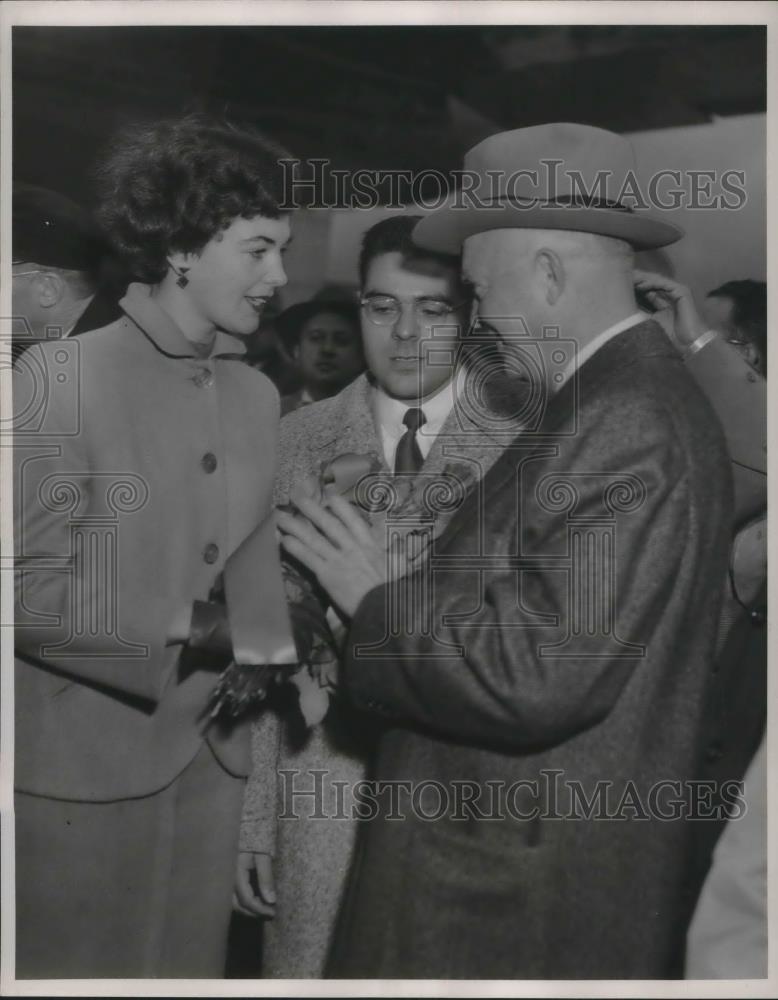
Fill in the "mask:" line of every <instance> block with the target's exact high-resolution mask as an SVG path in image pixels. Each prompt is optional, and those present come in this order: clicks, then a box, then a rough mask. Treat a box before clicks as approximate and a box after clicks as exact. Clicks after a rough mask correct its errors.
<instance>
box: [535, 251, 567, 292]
mask: <svg viewBox="0 0 778 1000" xmlns="http://www.w3.org/2000/svg"><path fill="white" fill-rule="evenodd" d="M535 275H536V277H537V278H538V280H539V281H540V283H541V289H542V294H543V296H544V297H545V300H546V302H547V303H548V304H549V305H550V306H553V305H555V304H556V302H557V301H558V299H559V297H560V296H561V294H562V292H563V291H564V290H565V266H564V264H563V263H562V258H561V257H560V256H559V254H557V253H555V252H554V251H553V250H548V249H543V250H538V252H537V253H536V254H535Z"/></svg>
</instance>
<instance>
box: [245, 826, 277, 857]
mask: <svg viewBox="0 0 778 1000" xmlns="http://www.w3.org/2000/svg"><path fill="white" fill-rule="evenodd" d="M275 834H276V821H275V819H244V820H243V822H242V823H241V824H240V837H239V840H238V850H239V851H242V852H245V853H248V854H269V855H270V856H271V857H274V856H275V853H276V845H275V839H276V838H275Z"/></svg>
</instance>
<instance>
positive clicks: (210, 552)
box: [203, 542, 219, 564]
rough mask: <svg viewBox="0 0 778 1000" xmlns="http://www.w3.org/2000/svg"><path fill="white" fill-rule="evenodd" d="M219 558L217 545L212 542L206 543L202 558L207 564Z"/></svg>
mask: <svg viewBox="0 0 778 1000" xmlns="http://www.w3.org/2000/svg"><path fill="white" fill-rule="evenodd" d="M218 558H219V546H218V545H215V544H214V543H213V542H208V544H207V545H206V546H205V548H204V549H203V559H205V561H206V562H207V563H209V564H213V563H215V562H216V560H217V559H218Z"/></svg>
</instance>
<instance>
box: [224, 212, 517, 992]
mask: <svg viewBox="0 0 778 1000" xmlns="http://www.w3.org/2000/svg"><path fill="white" fill-rule="evenodd" d="M418 218H419V217H418V216H412V217H411V216H401V217H391V218H388V219H385V220H383V221H381V222H379V223H377V224H376V225H375V226H373V227H372V228H371V229H369V230H368V231H367V233H366V234H365V237H364V241H363V245H362V250H361V255H360V260H359V274H360V284H361V292H360V325H361V330H362V341H363V346H364V352H365V358H366V361H367V365H368V372H367V373H366V374H365V375H361V376H360V377H359V378H357V379H356V380H355V381H354V382H352V383H351V384H350V385H349V386H347V387H346V389H344V390H343V391H342V392H340V393H339V394H338V395H337V396H334V397H332V398H331V399H328V400H323V401H321V402H319V403H312V404H309V405H308V406H306V407H304V408H302V409H300V410H297V411H295V412H293V413H290V414H289V415H288V416H287V417H285V418H284V419H283V420H282V421H281V436H280V443H279V456H280V470H279V476H278V481H277V487H276V495H275V500H276V503H277V504H279V505H280V504H285V503H287V502H288V501H289V498H290V494H291V493H292V491H293V489H294V487H295V485H296V484H298V483H299V482H300V481H301V480H302V479H303V478H304V477H306V476H308V475H310V474H312V473H313V474H317V473H318V472H319V470H320V469H321V467H322V465H324V464H326V463H327V462H330V461H332V460H333V459H335V458H337V457H338V456H341V455H345V454H351V455H353V454H360V455H364V454H368V455H373V456H374V457H375V458H376V460H377V464H378V465H379V466H380V467H381V469H382V470H383V471H384V472H386V473H393V474H394V475H395V476H396V477H402V479H403V481H404V483H405V484H406V485H410V483H411V481H416V482H418V481H419V477H424V478H427V477H429V479H430V481H432V479H433V478H434V477H435V476H436V475H437V474H440V473H441V472H442V471H443V470H444V469H445V468H446V466H448V465H450V464H451V463H456V462H457V461H458V460H459V461H462V462H468V461H469V467H470V468H472V469H473V470H474V477H475V478H477V477H479V476H481V475H483V474H484V472H485V471H486V469H487V468H488V467H489V465H490V464H491V463H492V462H493V461H494V460H495V459H496V458H497V457H498V455H499V454H500V452H501V450H502V448H503V446H504V444H505V441H506V440H510V439H511V438H512V437H513V436H514V435H515V434H516V432H517V430H518V422H517V420H516V419H515V418H514V417H512V416H511V415H510V414H504V413H500V414H498V413H496V412H494V411H492V410H490V408H489V407H488V406H479V405H478V404H475V403H474V401H473V399H472V398H471V397H470V394H469V393H468V392H467V391H466V390H465V370H464V366H463V364H462V353H463V351H462V348H463V343H462V341H463V333H464V331H465V329H466V326H467V323H468V321H469V315H470V301H469V298H468V295H467V293H466V291H465V290H464V289H463V287H462V285H461V283H460V276H459V265H460V261H459V257H458V256H455V255H448V254H437V253H433V252H430V251H426V250H420V249H419V248H418V247H417V246H415V245H414V244H413V243H412V241H411V238H410V237H411V232H412V230H413V228H414V226H415V224H416V222H417V221H418ZM498 374H499V373H498V372H496V371H492V372H491V375H490V377H489V378H487V379H486V380H485V381H486V382H490V381H491V382H493V381H494V379H493V378H492V377H491V376H494V375H498ZM317 695H318V696H320V697H323V698H324V699H326V698H327V697H328V696H327V694H326V693H325V692H323V691H318V692H317V691H313V692H307V693H306V695H305V696H304V697H308V696H310V697H312V698H315V697H316V696H317ZM324 710H326V708H325V709H324ZM292 728H294V724H293V723H292V726H291V727H289V726H286V727H285V730H284V732H283V733H282V735H281V737H280V751H279V749H278V748H279V735H278V730H277V720H276V719H275V717H274V716H273V715H272V714H271V713H270V712H265V713H264V714H263V716H262V717H261V719H260V721H259V723H258V725H257V728H256V729H255V734H254V735H255V738H254V752H255V760H256V762H257V768H256V770H255V774H254V775H253V777H252V779H251V780H250V783H249V789H248V792H247V796H246V810H245V813H244V824H243V830H242V838H241V852H242V853H241V855H240V862H239V866H238V876H237V885H236V895H237V898H238V901H239V903H240V907H241V909H242V911H243V912H244V913H245V914H253V915H257V916H270V915H274V917H275V919H274V920H273V921H272V922H271V923H268V924H266V926H265V932H264V941H263V962H264V968H263V974H264V976H265V977H276V978H300V977H303V978H309V977H319V976H321V975H322V974H323V969H324V962H325V959H326V954H327V950H328V946H329V943H330V939H331V936H332V931H333V927H334V923H335V916H336V912H337V908H338V904H339V902H340V899H341V895H342V889H343V886H344V883H345V879H346V874H347V872H348V868H349V863H350V859H351V854H352V849H353V843H354V837H355V834H356V828H357V827H356V821H355V818H354V816H353V813H352V811H351V807H350V803H351V795H352V793H353V788H354V784H355V783H356V782H359V781H360V780H362V779H364V777H365V773H366V765H367V761H368V760H369V753H370V746H371V742H372V737H373V735H374V733H373V732H372V730H374V728H375V727H374V726H373V725H372V723H370V724H369V725H368V726H365V723H364V721H363V720H361V719H360V718H359V717H358V716H356V715H355V714H353V713H352V711H351V710H350V709H349V708H348V707H347V705H346V704H345V703H344V699H343V698H342V697H335V698H334V699H333V701H332V703H331V705H330V706H329V710H328V711H327V714H326V717H325V718H324V721H323V723H322V724H321V725H319V726H316V727H315V728H313V729H312V730H311V731H310V732H309V733H308V734H307V736H305V737H304V738H302V737H301V735H300V733H298V734H297V735H296V736H295V734H294V733H292V732H291V731H290V730H291V729H292ZM298 728H299V727H298ZM301 744H302V748H301ZM276 755H277V759H278V764H277V767H273V766H272V765H271V766H270V767H268V761H269V760H270V761H272V760H273V759H274V757H276ZM291 770H294V771H297V772H299V774H297V775H296V776H295V778H294V789H295V791H298V790H299V791H300V792H301V793H302V796H301V798H300V799H298V800H297V801H296V802H295V803H292V802H290V801H289V798H288V795H286V793H285V792H284V791H283V789H284V788H287V789H288V780H287V779H285V778H284V777H283V775H282V776H281V777H279V778H278V779H277V777H276V775H277V772H284V771H286V772H290V771H291ZM317 770H323V771H326V773H325V774H324V778H323V782H322V784H321V786H320V787H321V789H322V794H321V800H320V802H319V806H318V807H319V809H320V815H321V814H322V813H323V814H326V816H327V817H329V818H327V819H325V818H323V816H322V818H319V819H314V818H313V804H312V801H311V798H310V796H308V798H307V799H306V798H304V796H305V790H308V789H313V788H314V787H315V785H316V783H317V780H318V779H317V778H316V777H315V772H316V771H317ZM276 782H277V783H278V792H276ZM337 782H343V784H344V787H346V789H347V791H346V793H345V800H344V801H345V805H344V806H342V807H341V809H340V810H338V807H337V803H336V796H335V785H336V783H337ZM268 783H270V784H271V786H272V787H270V788H269V787H268ZM295 808H296V811H297V812H299V813H301V816H300V818H298V819H286V820H281V821H279V822H278V823H277V824H276V822H275V817H276V816H277V815H278V814H280V813H286V814H287V815H288V814H289V812H290V811H292V810H294V809H295ZM337 812H340V813H341V818H335V813H337ZM273 851H275V861H274V869H275V871H274V874H275V882H276V884H275V886H274V884H273V879H272V876H271V869H270V861H269V854H270V853H272V852H273ZM252 872H254V873H255V878H256V882H257V886H258V891H256V890H254V889H253V888H252V887H251V884H250V874H251V873H252ZM276 889H277V895H278V902H277V906H274V905H273V904H274V901H275V896H276Z"/></svg>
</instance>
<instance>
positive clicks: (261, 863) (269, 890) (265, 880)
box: [254, 854, 276, 906]
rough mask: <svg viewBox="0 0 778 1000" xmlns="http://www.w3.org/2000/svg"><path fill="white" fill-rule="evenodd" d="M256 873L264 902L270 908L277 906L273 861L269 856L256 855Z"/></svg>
mask: <svg viewBox="0 0 778 1000" xmlns="http://www.w3.org/2000/svg"><path fill="white" fill-rule="evenodd" d="M254 871H255V872H256V873H257V888H258V889H259V895H260V896H261V897H262V901H263V902H264V903H267V904H268V906H273V905H275V901H276V883H275V879H274V877H273V859H272V858H271V857H270V855H269V854H255V855H254Z"/></svg>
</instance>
